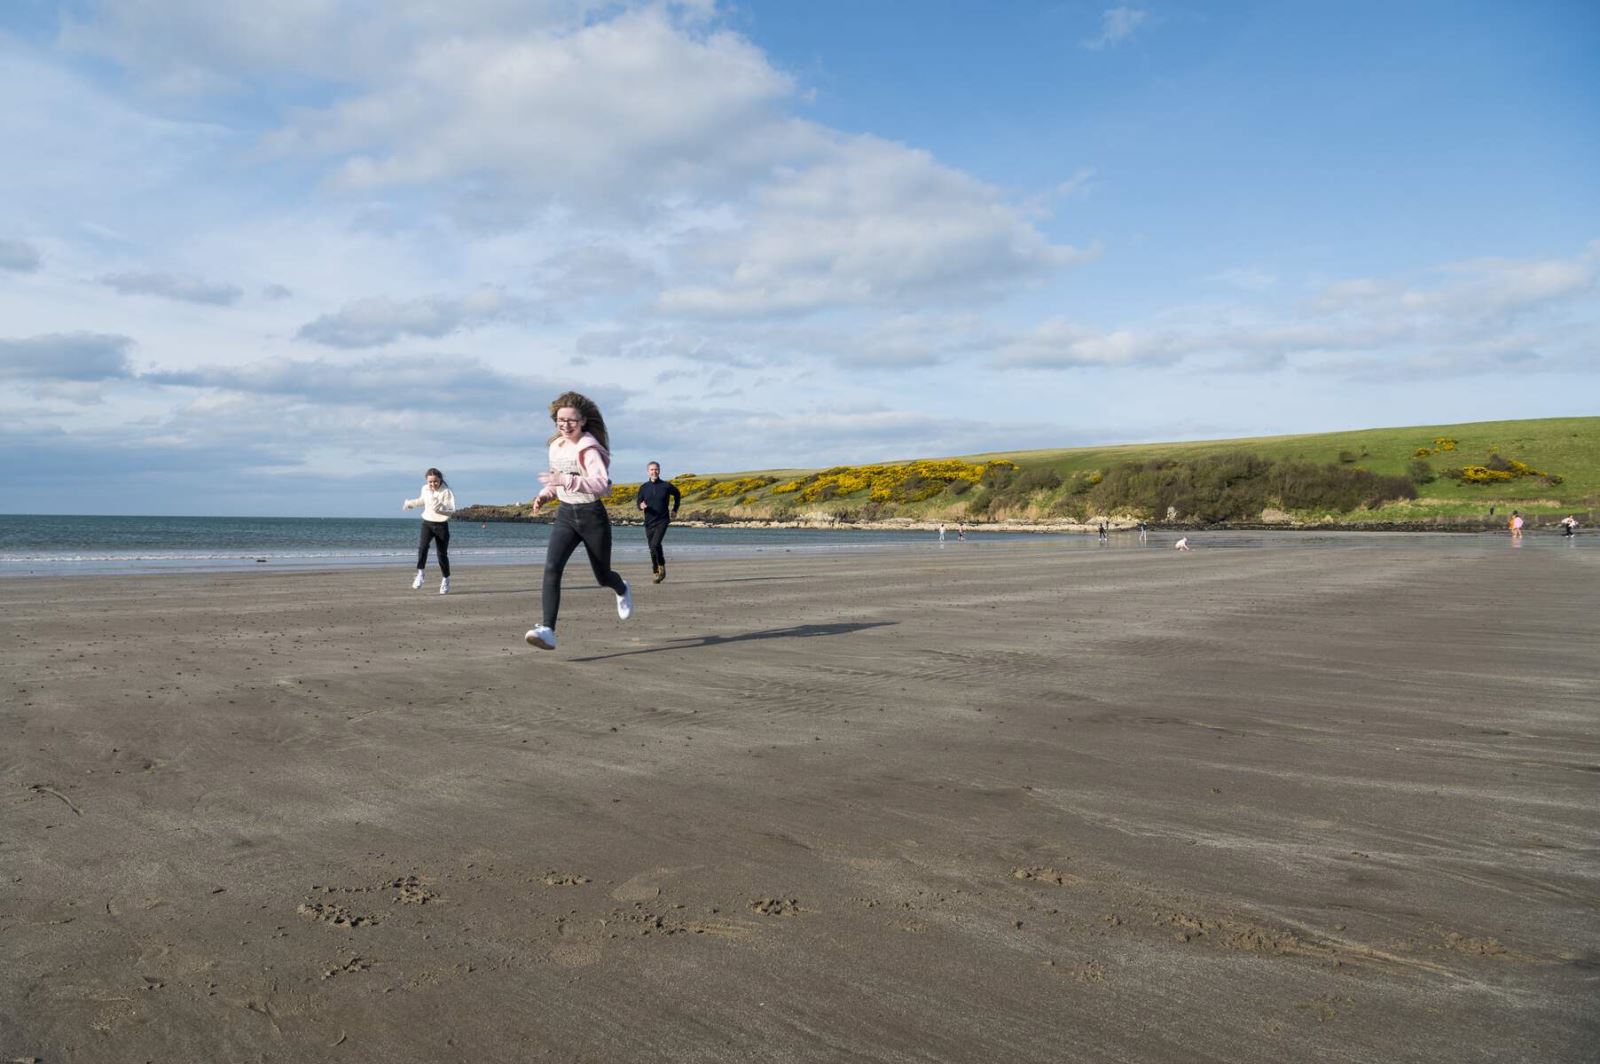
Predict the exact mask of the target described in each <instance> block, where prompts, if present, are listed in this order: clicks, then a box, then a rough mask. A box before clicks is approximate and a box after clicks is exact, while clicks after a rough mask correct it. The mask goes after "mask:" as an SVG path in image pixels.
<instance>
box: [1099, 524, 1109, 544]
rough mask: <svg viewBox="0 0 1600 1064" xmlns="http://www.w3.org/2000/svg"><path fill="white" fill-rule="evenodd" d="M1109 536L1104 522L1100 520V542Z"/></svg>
mask: <svg viewBox="0 0 1600 1064" xmlns="http://www.w3.org/2000/svg"><path fill="white" fill-rule="evenodd" d="M1110 538H1111V535H1110V533H1109V532H1107V531H1106V523H1105V522H1104V521H1101V522H1100V542H1101V543H1104V542H1105V541H1106V540H1108V539H1110Z"/></svg>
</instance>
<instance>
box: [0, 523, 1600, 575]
mask: <svg viewBox="0 0 1600 1064" xmlns="http://www.w3.org/2000/svg"><path fill="white" fill-rule="evenodd" d="M417 526H418V519H417V518H414V517H412V518H386V517H113V516H51V515H34V514H9V515H3V516H0V528H4V529H5V534H4V535H3V536H0V576H24V575H32V576H59V575H67V574H72V573H136V572H152V571H164V572H207V571H237V570H244V569H252V570H264V571H270V570H288V569H315V568H346V567H359V566H394V567H395V568H410V567H411V566H412V565H414V563H415V558H416V549H417V531H418V527H417ZM1182 535H1188V537H1189V542H1190V544H1191V545H1192V546H1193V547H1194V548H1195V549H1197V550H1200V549H1211V550H1215V549H1249V548H1265V547H1275V548H1291V547H1297V548H1311V547H1322V548H1341V549H1351V548H1360V547H1372V546H1379V545H1386V546H1394V545H1396V544H1405V545H1408V546H1412V547H1419V548H1426V549H1435V550H1436V549H1441V548H1443V547H1445V546H1446V545H1448V546H1449V547H1452V548H1455V549H1502V548H1508V547H1509V548H1512V549H1516V547H1515V545H1513V544H1512V543H1511V542H1510V537H1509V536H1507V535H1506V534H1504V533H1480V534H1476V535H1473V534H1462V533H1439V534H1434V533H1414V532H1406V533H1382V532H1251V531H1237V532H1235V531H1218V532H1188V533H1185V532H1181V531H1155V532H1151V533H1150V535H1149V537H1148V539H1147V540H1144V541H1141V540H1140V539H1139V537H1138V535H1137V533H1134V532H1131V531H1128V532H1113V533H1112V534H1111V536H1110V539H1109V540H1108V541H1106V542H1101V541H1100V540H1099V538H1098V537H1097V536H1096V535H1094V534H1092V533H1090V534H1083V533H1077V534H1038V533H1029V532H1014V531H976V530H974V531H971V532H969V533H968V535H967V539H966V542H964V543H963V542H960V541H958V540H957V539H956V530H955V527H954V526H953V525H951V526H949V527H948V529H947V531H946V534H945V539H944V541H943V543H942V544H941V543H940V541H939V538H938V533H937V532H934V531H930V530H900V529H892V530H876V529H844V528H841V529H809V528H807V529H788V528H744V527H731V526H724V527H715V528H694V527H688V526H683V525H674V526H673V528H672V531H671V532H670V533H669V535H668V538H667V552H668V556H669V557H670V558H675V559H679V560H687V559H692V558H711V557H735V556H752V555H760V554H763V553H767V552H774V553H784V552H790V553H836V552H858V551H922V550H937V549H946V550H956V549H962V548H971V549H981V548H982V547H985V546H988V545H992V544H1005V543H1013V544H1014V543H1022V542H1029V543H1035V544H1046V545H1049V546H1050V547H1051V548H1052V549H1062V550H1127V549H1151V550H1153V549H1169V550H1170V549H1171V547H1172V544H1173V543H1174V542H1175V541H1176V540H1177V539H1178V537H1179V536H1182ZM548 541H549V526H548V525H547V524H543V523H524V522H494V521H491V522H488V523H479V522H471V521H452V522H450V561H451V563H452V567H454V566H470V565H538V564H542V563H543V561H544V551H545V544H546V543H547V542H548ZM1521 542H1522V543H1524V544H1526V545H1528V546H1536V549H1537V548H1542V547H1547V546H1555V545H1563V546H1568V547H1572V546H1575V545H1576V542H1582V543H1583V545H1584V546H1585V547H1587V546H1591V545H1592V544H1593V542H1594V540H1593V538H1592V537H1590V536H1588V535H1582V534H1580V535H1579V536H1578V537H1576V541H1574V540H1562V539H1561V538H1560V537H1558V536H1555V535H1553V534H1551V533H1547V532H1545V533H1539V534H1532V533H1530V534H1528V535H1527V536H1526V537H1524V539H1523V540H1522V541H1521ZM613 544H614V545H613V555H614V556H615V557H616V558H617V559H618V560H619V561H623V562H632V561H642V560H643V559H645V558H646V557H647V554H648V552H647V550H646V547H645V540H644V529H643V528H642V527H641V526H638V525H618V526H616V527H615V528H614V530H613ZM430 558H431V555H430Z"/></svg>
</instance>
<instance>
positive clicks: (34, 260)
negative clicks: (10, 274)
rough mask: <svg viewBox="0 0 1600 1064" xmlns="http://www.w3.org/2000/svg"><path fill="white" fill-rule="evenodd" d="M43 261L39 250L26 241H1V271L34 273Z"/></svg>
mask: <svg viewBox="0 0 1600 1064" xmlns="http://www.w3.org/2000/svg"><path fill="white" fill-rule="evenodd" d="M43 261H44V260H43V258H42V257H41V256H40V255H39V249H38V248H36V247H34V246H33V245H32V244H30V243H29V242H28V241H26V240H0V270H15V271H16V272H17V273H33V272H34V271H36V270H38V268H39V265H40V264H41V263H42V262H43Z"/></svg>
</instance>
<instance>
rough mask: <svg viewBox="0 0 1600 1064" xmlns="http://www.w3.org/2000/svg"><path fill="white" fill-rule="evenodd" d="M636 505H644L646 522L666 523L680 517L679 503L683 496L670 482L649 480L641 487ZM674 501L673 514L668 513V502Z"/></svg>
mask: <svg viewBox="0 0 1600 1064" xmlns="http://www.w3.org/2000/svg"><path fill="white" fill-rule="evenodd" d="M633 498H634V503H635V505H637V504H638V503H641V502H642V503H644V519H645V520H646V521H666V520H668V519H669V518H670V517H677V516H678V502H679V501H680V500H681V499H682V496H681V495H679V494H678V489H677V487H676V486H674V485H673V483H672V481H670V480H654V481H652V480H647V481H645V482H644V483H643V484H640V485H639V494H637V495H635V496H634V497H633ZM669 498H670V499H671V500H672V513H671V514H670V515H669V514H668V513H667V500H668V499H669Z"/></svg>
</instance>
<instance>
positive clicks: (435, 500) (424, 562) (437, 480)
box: [405, 469, 456, 595]
mask: <svg viewBox="0 0 1600 1064" xmlns="http://www.w3.org/2000/svg"><path fill="white" fill-rule="evenodd" d="M418 506H420V507H422V534H421V535H420V536H419V537H418V538H417V578H416V579H415V580H413V581H411V586H412V587H413V588H419V587H421V586H422V570H424V569H426V568H427V567H428V544H429V543H430V542H432V543H437V544H438V545H439V575H440V580H439V594H441V595H448V594H450V515H451V514H453V513H455V509H456V497H455V493H454V492H452V491H451V490H450V485H449V484H446V483H445V480H444V474H443V473H441V472H439V471H438V470H437V469H430V470H428V471H427V472H426V473H424V474H423V482H422V494H421V495H420V496H418V497H417V498H415V499H407V500H406V506H405V508H406V509H407V510H414V509H416V508H417V507H418Z"/></svg>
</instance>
